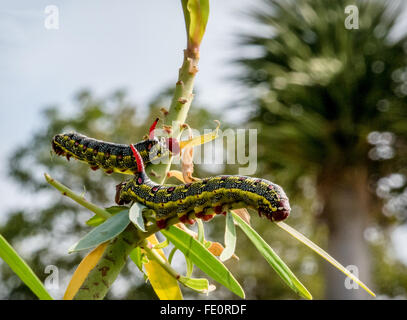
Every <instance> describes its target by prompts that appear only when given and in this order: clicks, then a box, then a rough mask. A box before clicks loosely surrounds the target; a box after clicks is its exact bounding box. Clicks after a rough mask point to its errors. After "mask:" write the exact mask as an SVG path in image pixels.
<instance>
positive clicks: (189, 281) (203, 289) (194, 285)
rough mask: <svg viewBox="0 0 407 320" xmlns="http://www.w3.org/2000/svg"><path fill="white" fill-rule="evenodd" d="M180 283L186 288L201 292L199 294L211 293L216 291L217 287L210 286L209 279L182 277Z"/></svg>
mask: <svg viewBox="0 0 407 320" xmlns="http://www.w3.org/2000/svg"><path fill="white" fill-rule="evenodd" d="M178 281H179V282H181V283H182V284H183V285H184V286H186V287H188V288H190V289H192V290H194V291H196V292H199V293H209V292H211V291H213V290H215V288H216V287H215V286H213V285H212V286H209V281H208V279H205V278H200V279H197V278H187V277H183V276H181V277H180V278H179V280H178Z"/></svg>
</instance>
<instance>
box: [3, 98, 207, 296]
mask: <svg viewBox="0 0 407 320" xmlns="http://www.w3.org/2000/svg"><path fill="white" fill-rule="evenodd" d="M171 97H172V91H171V90H165V91H163V92H162V93H161V94H159V95H158V96H157V97H156V98H155V99H154V100H153V101H152V102H151V104H150V106H149V107H148V108H146V110H141V109H140V108H137V107H136V106H134V105H133V104H132V103H130V102H128V99H127V98H126V94H125V92H123V91H117V92H115V93H113V94H112V95H111V96H108V97H107V98H103V99H99V98H95V97H94V96H93V95H92V94H91V93H90V92H89V91H86V90H84V91H81V92H80V93H79V94H78V95H77V97H76V100H75V105H76V106H75V107H74V108H71V109H68V110H67V111H69V113H68V114H66V113H64V112H62V110H61V108H58V107H50V108H48V109H46V110H45V111H44V120H43V122H42V126H41V127H40V128H39V129H38V131H37V132H36V133H34V134H33V136H32V137H30V138H27V142H26V143H25V144H24V145H23V146H20V147H17V148H16V151H15V152H14V153H13V154H12V155H11V156H10V161H9V166H10V174H11V176H12V178H13V180H14V181H15V182H16V183H18V184H19V185H20V188H21V194H22V196H26V195H27V193H29V194H30V199H35V201H33V203H32V207H31V208H29V209H26V210H20V209H16V210H15V211H14V212H10V213H8V214H7V216H8V220H7V222H6V223H5V225H2V226H1V227H0V233H1V234H2V235H3V236H4V237H5V238H6V239H7V240H8V241H10V242H11V243H12V245H13V246H15V248H16V249H17V250H18V251H19V252H21V253H22V254H23V257H24V258H25V259H26V261H27V262H28V263H29V265H30V266H31V267H32V268H33V270H34V272H35V273H36V274H37V275H38V276H39V277H40V279H41V280H44V279H45V277H46V276H47V274H45V273H44V270H45V267H46V266H47V265H55V266H57V267H58V270H59V276H60V286H61V287H60V290H59V291H57V292H51V293H53V294H54V295H55V294H56V295H57V296H56V297H57V298H58V296H59V297H62V294H63V292H64V289H65V287H66V285H67V283H68V282H67V281H68V279H69V277H70V276H71V275H72V274H73V271H74V270H75V268H76V266H77V265H78V264H79V262H80V260H81V259H82V258H83V256H84V254H85V253H83V254H71V255H68V253H67V250H68V249H69V247H70V246H71V245H72V244H73V243H74V242H75V241H77V240H78V239H79V238H80V236H81V235H83V234H85V233H86V232H87V231H86V230H87V229H89V228H88V227H87V226H86V224H85V221H86V220H87V219H88V218H90V217H91V216H92V214H91V213H90V212H87V211H86V210H84V209H83V208H82V207H80V206H78V205H77V204H75V203H74V202H72V201H71V200H70V199H65V198H64V197H63V196H61V195H59V194H58V193H57V191H56V190H54V189H53V188H51V187H50V186H49V185H48V184H47V183H46V182H45V180H44V176H43V173H44V172H48V173H50V174H51V176H53V177H55V178H56V179H58V180H59V181H61V182H63V183H64V184H65V185H67V186H69V187H70V188H72V189H73V190H76V191H77V192H80V191H81V190H83V191H84V193H85V195H86V198H87V199H88V200H90V201H92V202H94V203H96V204H98V205H100V206H103V205H105V206H106V207H107V206H111V205H114V204H115V203H114V195H115V185H116V184H117V183H118V182H120V181H123V180H124V179H125V176H123V175H120V174H115V173H114V174H112V175H107V174H105V173H104V172H102V171H101V170H99V171H97V172H94V171H92V170H89V166H87V165H85V164H83V163H80V162H79V161H76V160H72V159H71V161H70V162H69V163H68V162H67V161H66V159H64V158H61V157H57V156H55V154H51V138H52V137H53V136H54V135H55V134H57V133H61V132H69V131H76V132H80V133H83V134H85V135H87V136H90V137H95V138H98V139H100V140H105V141H113V142H118V143H132V142H133V143H134V142H137V141H140V140H141V139H142V138H143V136H145V135H146V134H147V132H148V129H149V127H150V125H151V123H150V122H152V121H153V120H154V119H155V118H156V117H157V116H158V117H162V114H161V112H160V108H161V107H163V106H165V105H168V101H169V100H170V98H171ZM65 110H66V109H65ZM190 118H191V119H192V120H191V121H190V122H189V124H190V125H191V126H192V127H194V128H201V127H202V126H203V125H204V124H205V125H206V126H209V125H212V119H210V117H209V113H208V112H207V111H205V110H204V109H200V108H192V110H191V117H190ZM18 207H19V204H18V203H17V204H16V208H18ZM1 262H2V261H1ZM129 266H130V267H128V268H125V270H123V272H122V273H121V275H120V277H119V278H118V281H117V283H115V285H114V286H113V288H112V292H110V293H109V295H108V298H110V299H112V298H127V299H154V298H156V295H155V293H154V291H153V290H152V289H151V286H150V285H149V284H146V283H145V281H144V279H143V276H142V275H141V274H140V272H139V271H138V270H137V268H136V267H135V266H134V264H133V263H129ZM0 270H1V272H0V279H1V280H0V298H3V299H33V298H35V296H34V295H33V294H32V293H31V291H30V290H29V289H28V288H27V287H26V286H25V285H24V284H23V283H21V281H20V280H18V278H17V276H16V275H15V274H14V273H13V272H12V271H11V269H10V268H9V267H8V266H7V265H5V264H4V263H1V264H0Z"/></svg>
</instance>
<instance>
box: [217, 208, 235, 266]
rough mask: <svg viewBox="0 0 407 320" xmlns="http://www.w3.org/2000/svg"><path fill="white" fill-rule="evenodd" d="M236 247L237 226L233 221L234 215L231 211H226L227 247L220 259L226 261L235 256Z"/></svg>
mask: <svg viewBox="0 0 407 320" xmlns="http://www.w3.org/2000/svg"><path fill="white" fill-rule="evenodd" d="M235 248H236V228H235V223H234V221H233V216H232V213H231V212H229V211H228V212H227V213H226V224H225V249H224V250H223V251H222V253H221V255H220V257H219V259H220V260H221V261H226V260H228V259H230V257H232V256H233V253H234V252H235Z"/></svg>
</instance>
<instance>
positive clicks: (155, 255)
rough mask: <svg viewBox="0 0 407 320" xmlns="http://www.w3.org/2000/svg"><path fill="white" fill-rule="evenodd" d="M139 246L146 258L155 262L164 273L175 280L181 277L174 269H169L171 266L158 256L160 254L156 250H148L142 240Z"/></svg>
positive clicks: (147, 244)
mask: <svg viewBox="0 0 407 320" xmlns="http://www.w3.org/2000/svg"><path fill="white" fill-rule="evenodd" d="M140 245H141V246H142V247H143V249H144V251H145V252H146V253H147V257H148V258H149V259H151V260H155V261H156V262H157V263H158V264H159V265H160V266H161V267H162V268H163V269H164V270H165V271H167V272H168V273H169V275H170V276H172V277H173V278H174V279H176V280H179V278H180V277H181V275H180V274H179V273H178V272H177V271H175V269H174V268H173V267H171V265H170V264H169V263H168V262H167V261H165V259H164V258H163V257H162V256H160V254H159V253H158V252H157V251H156V250H154V249H151V248H150V246H149V243H148V241H147V240H143V241H142V242H141V244H140Z"/></svg>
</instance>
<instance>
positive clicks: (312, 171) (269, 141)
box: [238, 0, 407, 299]
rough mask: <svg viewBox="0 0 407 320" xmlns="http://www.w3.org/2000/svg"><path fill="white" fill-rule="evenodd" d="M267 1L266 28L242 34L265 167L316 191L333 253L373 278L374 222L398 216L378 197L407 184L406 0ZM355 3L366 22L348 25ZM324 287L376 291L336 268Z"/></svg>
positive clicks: (293, 186) (347, 293) (345, 294)
mask: <svg viewBox="0 0 407 320" xmlns="http://www.w3.org/2000/svg"><path fill="white" fill-rule="evenodd" d="M263 5H264V6H262V7H261V9H257V10H254V11H253V12H252V17H254V18H255V21H256V22H257V23H258V25H259V30H261V33H258V34H254V35H242V36H241V37H240V41H241V44H242V45H243V46H249V47H251V48H256V49H257V51H256V52H257V53H258V55H257V56H256V57H253V58H242V59H240V60H239V61H238V63H239V64H240V65H241V66H243V68H244V72H243V73H242V76H241V77H240V79H239V81H241V83H243V84H244V85H245V86H249V87H250V88H252V89H253V90H251V91H250V95H251V96H250V98H249V102H250V103H252V104H253V105H254V106H255V107H254V109H253V112H252V113H251V116H250V125H251V126H253V127H256V128H258V130H259V138H258V144H259V162H260V165H261V166H262V168H263V171H264V172H271V173H272V174H273V175H274V177H277V179H276V181H277V182H278V183H280V184H282V185H283V186H285V187H287V188H289V189H290V191H289V194H290V195H291V198H292V199H293V200H295V199H296V195H298V194H299V192H298V191H301V192H302V195H305V196H306V197H308V198H314V201H313V203H311V210H306V211H309V212H311V213H312V214H319V218H322V219H323V220H324V221H326V225H327V227H328V229H329V232H328V252H330V253H331V254H332V255H333V256H334V257H335V258H337V259H338V260H339V261H341V262H342V263H344V264H345V265H349V264H354V265H356V266H357V267H358V270H359V276H360V277H361V279H362V280H364V281H366V282H367V284H368V285H369V284H370V285H371V284H372V282H373V279H372V278H371V274H372V268H371V266H372V265H374V264H373V260H372V258H371V252H370V250H369V249H370V248H369V245H368V241H367V240H366V238H368V236H367V237H366V235H367V233H366V231H369V230H370V231H371V230H372V229H371V228H370V229H366V228H367V227H368V226H372V225H373V226H374V225H382V226H383V225H386V224H387V225H388V224H389V223H391V222H393V221H397V219H396V218H395V216H394V215H392V213H391V212H390V211H389V210H387V211H386V210H384V211H383V212H384V213H385V214H386V215H383V214H381V212H382V204H383V202H382V201H380V198H378V197H377V195H379V196H381V197H382V198H383V197H384V198H386V197H387V198H388V199H390V196H391V192H390V191H391V185H392V183H393V184H396V185H397V188H398V189H399V190H402V189H403V186H405V174H406V153H407V148H406V144H407V99H406V97H407V64H406V61H407V59H406V52H407V38H406V33H405V30H403V31H402V32H401V33H402V34H394V33H392V32H393V31H394V26H395V25H396V21H397V19H398V18H400V14H401V13H402V12H403V10H402V7H401V2H400V1H345V0H339V1H334V2H332V1H325V0H297V1H287V0H274V1H273V0H266V1H264V3H263ZM347 5H356V6H357V7H358V9H359V28H358V29H346V28H345V25H344V22H345V19H346V17H347V16H348V14H346V13H345V8H346V6H347ZM399 33H400V32H399ZM392 173H393V175H391V174H392ZM394 173H396V174H394ZM385 176H386V178H385V179H387V180H385V181H384V180H383V178H382V177H385ZM379 178H382V179H381V180H379ZM391 179H393V180H391ZM394 179H395V180H394ZM394 181H396V183H395V182H394ZM397 181H398V182H397ZM386 183H387V185H386ZM380 186H382V187H383V188H384V190H385V191H387V193H386V195H385V196H383V193H384V191H383V190H382V191H383V192H382V193H381V194H375V191H376V189H377V190H379V189H378V188H379V187H380ZM383 188H382V189H383ZM314 190H315V192H314ZM403 196H404V198H403V199H404V203H403V204H404V211H403V212H404V215H403V214H400V212H401V211H400V210H398V212H399V216H398V217H399V218H401V219H404V221H405V205H406V202H407V201H406V197H407V196H406V192H404V194H403ZM295 203H296V202H295V201H294V204H295ZM397 203H398V205H399V207H400V206H401V205H400V201H398V202H397ZM393 209H397V208H394V205H393ZM398 209H400V208H398ZM395 211H397V210H395ZM293 213H294V215H293V216H294V217H295V210H294V212H293ZM364 235H365V236H364ZM381 252H382V253H383V251H381ZM376 258H377V262H380V264H382V265H381V266H380V268H375V270H385V268H384V264H385V263H386V262H385V261H386V259H384V258H383V255H381V256H378V257H376ZM402 269H403V268H402ZM404 272H405V268H404ZM380 277H383V275H377V277H376V275H375V285H376V286H377V287H380V288H383V285H382V284H379V281H380ZM404 278H405V275H404ZM387 280H388V278H387ZM394 285H396V283H394ZM325 286H326V298H329V299H337V298H347V299H350V298H367V295H365V293H363V292H362V290H346V288H345V286H344V278H343V276H342V275H341V274H340V273H339V272H337V271H336V270H334V269H333V268H331V267H329V268H327V269H326V284H325ZM373 288H374V286H373ZM387 293H388V294H390V295H392V292H391V290H387ZM404 294H405V292H404Z"/></svg>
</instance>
